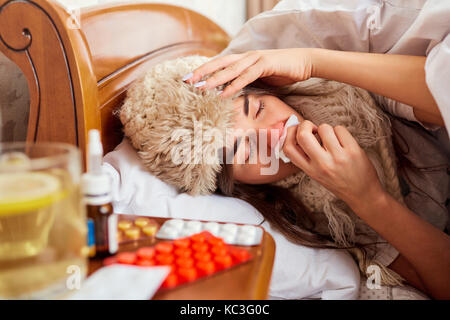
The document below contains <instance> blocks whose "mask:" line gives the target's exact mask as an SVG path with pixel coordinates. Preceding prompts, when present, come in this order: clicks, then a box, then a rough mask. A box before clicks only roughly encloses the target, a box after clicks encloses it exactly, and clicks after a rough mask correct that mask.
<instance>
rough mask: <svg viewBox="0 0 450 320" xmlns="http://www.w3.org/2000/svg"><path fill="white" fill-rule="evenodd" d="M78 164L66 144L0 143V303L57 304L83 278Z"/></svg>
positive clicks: (77, 156)
mask: <svg viewBox="0 0 450 320" xmlns="http://www.w3.org/2000/svg"><path fill="white" fill-rule="evenodd" d="M80 159H81V157H80V152H79V151H78V149H77V148H76V147H74V146H71V145H68V144H61V143H37V144H29V143H25V142H16V143H0V298H3V299H27V298H32V299H45V298H58V297H62V296H63V295H64V294H65V293H66V292H67V290H68V289H70V288H68V287H67V282H68V281H67V279H68V278H69V277H70V276H71V275H73V273H74V271H75V273H76V274H77V275H78V276H79V277H80V278H81V279H80V281H81V280H82V279H83V278H84V277H85V275H86V272H87V247H86V232H87V230H86V229H87V228H86V211H85V207H84V206H83V204H82V201H81V194H80V175H81V162H80Z"/></svg>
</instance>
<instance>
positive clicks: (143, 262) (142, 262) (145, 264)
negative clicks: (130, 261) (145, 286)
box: [136, 259, 155, 267]
mask: <svg viewBox="0 0 450 320" xmlns="http://www.w3.org/2000/svg"><path fill="white" fill-rule="evenodd" d="M136 265H138V266H141V267H151V266H154V265H155V261H154V260H148V259H145V260H138V261H137V262H136Z"/></svg>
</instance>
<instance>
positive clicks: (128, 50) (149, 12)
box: [0, 0, 229, 154]
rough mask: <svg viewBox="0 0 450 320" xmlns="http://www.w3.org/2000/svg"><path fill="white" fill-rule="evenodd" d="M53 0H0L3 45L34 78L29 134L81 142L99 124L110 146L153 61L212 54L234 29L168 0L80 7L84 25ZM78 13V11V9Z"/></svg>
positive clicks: (32, 137) (29, 138) (30, 83)
mask: <svg viewBox="0 0 450 320" xmlns="http://www.w3.org/2000/svg"><path fill="white" fill-rule="evenodd" d="M73 16H74V15H72V16H71V15H70V14H69V13H68V12H67V11H66V10H65V9H63V8H62V7H61V6H60V5H59V4H58V3H56V2H53V1H49V0H0V50H1V51H2V52H3V53H4V54H5V55H6V56H7V57H9V58H10V59H11V60H12V61H14V63H16V64H17V65H18V66H19V67H20V68H21V70H22V71H23V73H24V74H25V76H26V78H27V81H28V88H29V91H30V113H29V121H28V131H27V132H28V133H27V141H35V142H38V141H58V142H66V143H70V144H74V145H77V146H78V147H79V148H80V149H81V151H82V153H83V154H84V151H85V148H86V143H87V132H88V131H89V130H90V129H93V128H96V129H100V130H101V133H102V138H103V143H104V148H105V152H108V151H111V150H112V149H113V148H114V147H115V146H116V145H117V144H118V143H119V142H120V141H121V139H122V130H121V125H120V121H119V119H118V117H117V116H115V115H114V110H117V109H118V108H119V107H120V106H121V103H122V101H123V99H124V97H125V92H126V89H127V88H128V86H129V85H130V84H131V83H132V82H133V81H134V80H135V79H136V78H138V77H139V76H140V75H142V73H143V72H145V70H146V69H148V67H149V66H151V65H153V64H155V63H158V62H161V61H163V60H167V59H171V58H175V57H179V56H185V55H191V54H201V55H206V56H213V55H215V54H217V53H219V52H220V51H222V50H223V49H224V48H225V47H226V45H227V44H228V42H229V37H228V35H227V34H226V33H225V32H224V31H223V30H222V29H221V28H220V27H219V26H217V25H216V24H215V23H213V22H212V21H210V20H209V19H207V18H206V17H204V16H202V15H200V14H198V13H196V12H193V11H191V10H188V9H184V8H180V7H175V6H171V5H163V4H150V3H138V4H136V3H134V4H129V3H128V4H127V3H122V4H114V5H112V4H111V5H107V6H105V5H103V6H98V7H92V8H87V9H84V10H81V13H80V15H79V17H80V19H79V21H80V24H79V25H80V26H81V28H77V23H76V20H74V19H73ZM75 16H77V15H75Z"/></svg>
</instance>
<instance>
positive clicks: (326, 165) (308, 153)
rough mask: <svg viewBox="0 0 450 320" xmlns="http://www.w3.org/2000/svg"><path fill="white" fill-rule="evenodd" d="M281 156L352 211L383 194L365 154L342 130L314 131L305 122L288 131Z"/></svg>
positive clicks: (310, 125) (331, 128)
mask: <svg viewBox="0 0 450 320" xmlns="http://www.w3.org/2000/svg"><path fill="white" fill-rule="evenodd" d="M315 134H316V135H317V136H318V137H320V140H321V143H320V142H319V141H318V139H317V138H316V135H315ZM283 152H284V153H285V155H286V156H287V157H289V159H291V161H292V163H293V164H295V165H296V166H297V167H299V168H300V169H302V170H303V171H304V172H305V173H306V174H307V175H308V176H310V177H311V178H313V179H314V180H316V181H317V182H319V183H320V184H321V185H323V186H324V187H325V188H327V189H328V190H330V191H331V192H333V193H334V194H335V195H336V196H337V197H339V198H340V199H342V200H344V201H345V202H346V203H347V204H348V205H349V206H350V207H352V209H354V210H355V209H356V208H361V207H362V206H364V205H365V204H366V203H368V202H370V203H372V202H373V201H374V199H377V197H379V196H382V195H383V194H384V191H383V188H382V186H381V183H380V181H379V179H378V176H377V173H376V171H375V168H374V167H373V165H372V163H371V162H370V160H369V158H368V157H367V155H366V153H365V152H364V150H362V149H361V147H360V146H359V145H358V143H357V142H356V140H355V139H354V138H353V136H352V135H351V134H350V132H348V130H347V129H346V128H344V127H342V126H337V127H334V128H333V127H332V126H330V125H328V124H322V125H320V126H319V127H317V126H316V125H314V124H313V123H312V122H311V121H308V120H305V121H303V122H302V123H300V124H299V125H298V126H297V127H291V128H289V129H288V132H287V137H286V141H285V144H284V146H283ZM358 211H359V210H358Z"/></svg>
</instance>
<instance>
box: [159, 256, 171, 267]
mask: <svg viewBox="0 0 450 320" xmlns="http://www.w3.org/2000/svg"><path fill="white" fill-rule="evenodd" d="M156 262H157V263H158V264H159V265H163V266H165V265H170V264H172V262H173V255H171V254H162V253H161V254H158V255H157V256H156Z"/></svg>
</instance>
